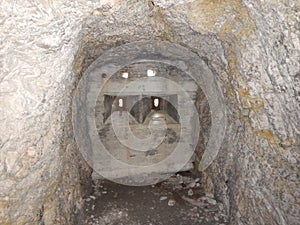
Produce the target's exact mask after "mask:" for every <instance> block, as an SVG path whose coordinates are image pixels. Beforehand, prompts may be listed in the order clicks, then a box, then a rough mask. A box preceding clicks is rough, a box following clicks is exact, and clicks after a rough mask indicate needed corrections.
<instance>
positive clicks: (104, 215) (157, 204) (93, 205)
mask: <svg viewBox="0 0 300 225" xmlns="http://www.w3.org/2000/svg"><path fill="white" fill-rule="evenodd" d="M85 201H86V209H85V210H86V215H87V217H86V219H85V224H87V225H96V224H100V225H104V224H105V225H193V224H201V225H225V224H228V222H227V221H228V220H227V217H226V215H225V214H224V212H222V211H223V205H222V203H218V202H217V201H216V200H215V199H213V196H212V195H211V194H205V193H204V192H203V190H202V188H201V183H200V181H199V179H197V178H194V177H192V175H191V174H188V175H186V174H185V175H182V174H177V175H174V176H172V177H171V178H170V179H169V180H167V181H164V182H161V183H159V184H156V185H152V186H143V187H133V186H124V185H120V184H116V183H113V182H110V181H106V180H102V181H100V180H99V181H97V182H96V183H95V184H94V185H93V192H92V193H91V194H90V195H89V196H87V197H86V198H85Z"/></svg>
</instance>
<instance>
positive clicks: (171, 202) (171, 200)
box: [168, 199, 176, 206]
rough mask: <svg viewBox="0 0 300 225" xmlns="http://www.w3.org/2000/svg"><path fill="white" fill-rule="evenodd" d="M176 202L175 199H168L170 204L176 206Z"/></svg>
mask: <svg viewBox="0 0 300 225" xmlns="http://www.w3.org/2000/svg"><path fill="white" fill-rule="evenodd" d="M175 203H176V202H175V200H173V199H170V200H169V201H168V206H174V205H175Z"/></svg>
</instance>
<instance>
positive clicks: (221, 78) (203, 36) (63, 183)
mask: <svg viewBox="0 0 300 225" xmlns="http://www.w3.org/2000/svg"><path fill="white" fill-rule="evenodd" d="M0 10H1V13H0V15H1V16H0V56H1V61H0V65H1V66H0V78H1V79H0V90H1V93H0V104H1V108H0V110H1V111H0V115H1V116H0V120H1V126H0V134H1V139H0V146H1V150H0V223H1V224H26V223H27V224H38V223H39V222H41V223H42V222H43V223H44V224H74V221H75V220H79V219H80V218H79V216H77V217H76V215H80V207H81V205H82V201H81V190H80V186H79V185H80V184H79V183H80V182H79V181H80V179H83V178H82V176H80V174H87V173H88V172H86V173H82V169H79V168H80V167H83V168H86V166H85V165H84V162H82V160H81V159H80V157H78V155H77V152H76V148H75V143H74V142H73V138H72V130H71V129H72V127H71V120H70V108H71V106H70V104H71V99H72V89H73V88H74V85H75V84H76V81H77V79H78V77H80V76H81V74H82V73H83V71H84V70H85V69H86V68H87V67H88V65H89V64H90V63H91V62H92V61H93V60H95V59H96V58H97V57H98V56H99V55H101V54H102V53H103V52H104V51H105V50H107V49H109V48H112V47H115V46H118V45H122V44H124V43H129V42H132V41H139V40H163V41H168V42H174V43H177V44H181V45H183V46H185V47H187V48H189V49H191V50H192V51H193V52H196V53H197V54H198V55H199V56H200V57H201V58H203V60H205V62H207V65H208V66H209V67H210V69H211V70H212V71H213V72H214V74H215V76H216V82H218V85H219V86H220V88H221V90H222V91H223V94H224V96H226V104H227V106H228V107H227V109H226V110H227V115H228V126H227V132H226V138H225V140H224V144H223V147H222V149H221V150H220V151H219V154H218V157H217V159H216V160H215V161H214V163H213V164H212V165H211V166H210V167H209V168H208V170H206V171H205V172H204V173H203V174H202V175H203V177H204V178H205V181H206V182H207V188H208V189H210V190H211V191H213V192H214V194H215V196H216V198H218V200H222V201H223V202H224V204H225V207H226V208H227V211H228V214H230V217H231V224H260V225H261V224H280V225H282V224H286V225H293V224H297V223H298V221H299V220H300V218H299V215H300V206H299V202H297V200H298V199H299V198H300V187H299V160H300V158H299V154H300V153H299V149H300V130H299V127H300V115H299V114H300V93H299V91H300V72H299V68H300V65H299V49H300V42H299V15H297V13H298V11H299V5H297V1H293V0H290V1H262V0H243V1H242V0H241V1H239V0H224V1H217V0H198V1H190V0H185V1H183V0H182V1H175V0H173V1H172V0H170V1H166V0H156V1H155V0H154V1H153V2H147V1H133V0H132V1H121V0H115V1H100V2H99V1H94V0H93V1H92V0H90V1H83V0H78V1H62V0H56V1H27V0H25V1H18V2H12V1H8V0H4V1H2V2H1V6H0ZM80 165H82V166H80ZM83 171H87V170H85V169H83Z"/></svg>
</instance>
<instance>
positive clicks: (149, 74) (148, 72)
mask: <svg viewBox="0 0 300 225" xmlns="http://www.w3.org/2000/svg"><path fill="white" fill-rule="evenodd" d="M147 76H148V77H154V76H155V71H154V70H151V69H149V70H147Z"/></svg>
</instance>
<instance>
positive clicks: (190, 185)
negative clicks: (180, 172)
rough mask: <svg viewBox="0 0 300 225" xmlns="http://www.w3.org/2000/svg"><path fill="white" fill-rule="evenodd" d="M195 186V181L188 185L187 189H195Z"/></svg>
mask: <svg viewBox="0 0 300 225" xmlns="http://www.w3.org/2000/svg"><path fill="white" fill-rule="evenodd" d="M195 186H196V182H195V181H193V182H191V183H189V184H188V185H187V188H193V187H195Z"/></svg>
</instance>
